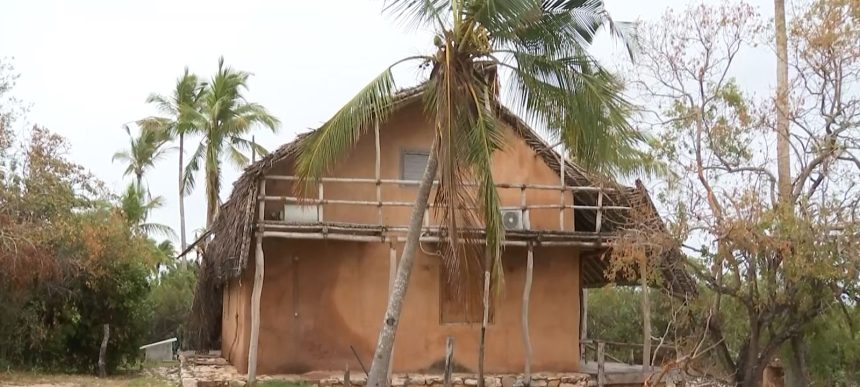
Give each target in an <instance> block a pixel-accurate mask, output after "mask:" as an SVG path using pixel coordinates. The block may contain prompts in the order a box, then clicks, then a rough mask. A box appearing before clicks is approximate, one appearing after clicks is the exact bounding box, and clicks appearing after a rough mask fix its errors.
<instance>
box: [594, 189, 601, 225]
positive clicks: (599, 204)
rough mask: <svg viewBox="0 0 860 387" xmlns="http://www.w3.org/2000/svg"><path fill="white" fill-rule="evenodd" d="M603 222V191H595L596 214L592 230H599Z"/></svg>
mask: <svg viewBox="0 0 860 387" xmlns="http://www.w3.org/2000/svg"><path fill="white" fill-rule="evenodd" d="M602 224H603V191H597V216H595V220H594V232H600V229H601V228H602Z"/></svg>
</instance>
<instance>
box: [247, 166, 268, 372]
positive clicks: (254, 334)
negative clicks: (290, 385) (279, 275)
mask: <svg viewBox="0 0 860 387" xmlns="http://www.w3.org/2000/svg"><path fill="white" fill-rule="evenodd" d="M260 194H261V196H262V197H265V196H266V179H262V180H261V181H260ZM257 206H258V208H259V215H258V216H259V218H258V222H257V225H258V230H257V246H256V250H255V252H254V288H253V289H252V291H251V343H250V345H249V348H248V384H249V385H254V383H255V382H256V381H257V380H256V379H257V349H258V347H259V344H260V298H261V297H262V295H263V277H264V270H265V262H264V257H263V233H264V232H265V230H263V219H264V216H265V213H266V201H265V200H260V201H259V203H258V205H257Z"/></svg>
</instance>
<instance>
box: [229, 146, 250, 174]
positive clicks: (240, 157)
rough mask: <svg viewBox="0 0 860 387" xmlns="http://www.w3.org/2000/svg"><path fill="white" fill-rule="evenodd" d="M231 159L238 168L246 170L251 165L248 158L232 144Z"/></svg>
mask: <svg viewBox="0 0 860 387" xmlns="http://www.w3.org/2000/svg"><path fill="white" fill-rule="evenodd" d="M228 154H229V159H230V161H231V162H232V163H233V165H235V166H236V167H237V168H245V167H247V166H248V164H249V163H250V160H249V159H248V156H245V154H244V153H242V151H241V150H239V148H237V147H236V145H235V144H231V145H230V146H229V147H228Z"/></svg>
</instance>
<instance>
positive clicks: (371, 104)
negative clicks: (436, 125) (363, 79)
mask: <svg viewBox="0 0 860 387" xmlns="http://www.w3.org/2000/svg"><path fill="white" fill-rule="evenodd" d="M395 87H396V86H395V83H394V77H393V75H392V73H391V67H389V68H387V69H385V71H383V72H382V73H381V74H379V75H378V76H377V77H376V78H374V79H373V80H372V81H371V82H370V83H369V84H367V86H365V87H364V88H363V89H361V91H359V92H358V94H356V95H355V96H354V97H353V98H352V99H351V100H350V101H349V102H347V103H346V104H345V105H344V106H343V107H342V108H341V109H340V110H338V111H337V113H335V114H334V116H333V117H332V118H331V119H330V120H329V121H328V122H326V123H325V124H324V125H323V126H322V127H321V128H319V129H317V130H316V131H314V132H312V133H311V134H309V135H308V136H307V137H305V138H304V139H303V140H301V141H300V143H299V146H298V151H297V163H296V174H297V175H298V176H299V184H297V187H302V189H303V188H305V185H306V184H309V183H310V182H311V180H316V179H318V178H319V177H321V176H322V175H323V174H324V173H326V172H328V171H329V170H330V168H331V167H332V166H333V165H334V164H335V163H336V162H337V161H338V160H340V159H341V158H342V157H344V155H345V154H346V153H347V151H348V150H349V149H351V148H352V146H353V145H355V143H356V142H358V139H359V138H360V137H361V135H363V134H364V133H365V132H366V131H367V129H368V128H370V127H371V126H372V125H373V120H379V121H384V120H385V119H386V118H387V117H388V116H389V114H390V113H391V111H392V109H393V97H394V90H395Z"/></svg>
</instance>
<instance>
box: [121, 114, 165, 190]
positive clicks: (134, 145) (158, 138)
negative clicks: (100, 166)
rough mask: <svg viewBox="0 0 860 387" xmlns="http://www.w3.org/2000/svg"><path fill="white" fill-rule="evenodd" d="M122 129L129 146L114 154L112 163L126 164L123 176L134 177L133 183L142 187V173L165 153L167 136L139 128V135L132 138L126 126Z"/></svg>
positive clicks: (161, 132) (157, 131)
mask: <svg viewBox="0 0 860 387" xmlns="http://www.w3.org/2000/svg"><path fill="white" fill-rule="evenodd" d="M123 128H124V129H125V132H126V133H127V134H128V137H129V146H128V149H126V150H124V151H120V152H116V153H114V155H113V161H123V162H126V163H128V166H127V167H126V168H125V171H124V172H123V176H127V175H134V181H135V183H136V184H137V186H138V187H142V183H143V175H144V173H146V171H147V170H148V169H149V168H152V167H153V166H155V162H156V161H158V160H160V159H161V158H162V157H164V155H165V154H166V153H167V151H168V148H167V147H166V145H167V140H168V136H167V134H166V133H165V132H163V131H160V130H152V129H150V128H144V127H141V128H140V133H139V135H138V136H137V137H134V136H133V135H132V134H131V129H129V127H128V125H123Z"/></svg>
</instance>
